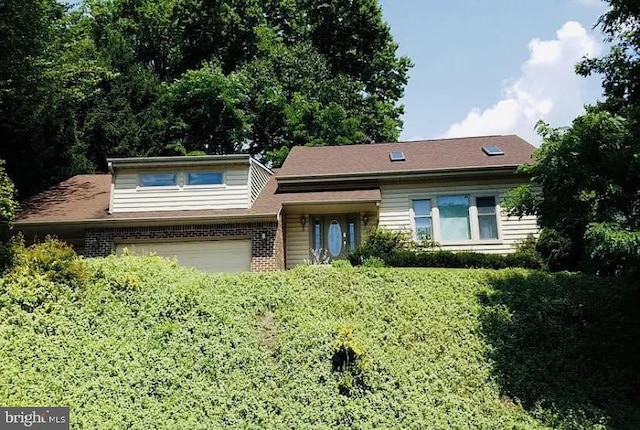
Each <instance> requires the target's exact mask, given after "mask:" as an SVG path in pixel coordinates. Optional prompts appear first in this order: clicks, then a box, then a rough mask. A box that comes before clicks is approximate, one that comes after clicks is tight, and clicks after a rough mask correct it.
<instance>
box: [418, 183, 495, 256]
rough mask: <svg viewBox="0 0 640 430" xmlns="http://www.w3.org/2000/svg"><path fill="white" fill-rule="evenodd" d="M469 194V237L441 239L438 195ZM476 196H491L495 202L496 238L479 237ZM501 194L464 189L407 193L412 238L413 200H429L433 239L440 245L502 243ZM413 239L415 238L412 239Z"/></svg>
mask: <svg viewBox="0 0 640 430" xmlns="http://www.w3.org/2000/svg"><path fill="white" fill-rule="evenodd" d="M460 195H464V196H469V224H470V228H471V239H469V240H456V241H442V236H441V234H440V233H441V230H440V210H439V208H438V197H446V196H460ZM478 197H493V198H495V202H496V228H497V231H498V238H497V239H480V225H479V222H478V207H477V206H476V199H477V198H478ZM500 197H501V194H500V193H498V192H486V193H483V192H464V191H449V192H443V193H438V194H411V195H409V202H408V203H409V221H410V226H411V234H412V238H414V237H415V231H416V225H415V213H414V211H413V201H414V200H431V228H432V230H433V240H434V241H435V242H438V243H439V244H441V245H446V246H465V245H475V244H482V245H492V244H496V245H497V244H503V243H504V236H503V233H502V208H501V206H500ZM414 240H415V239H414Z"/></svg>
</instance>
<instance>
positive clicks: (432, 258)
mask: <svg viewBox="0 0 640 430" xmlns="http://www.w3.org/2000/svg"><path fill="white" fill-rule="evenodd" d="M385 263H386V264H387V265H388V266H391V267H448V268H458V269H475V268H484V269H506V268H509V267H522V268H525V269H541V268H542V266H541V264H540V260H539V259H538V258H537V257H536V256H532V255H529V254H524V253H522V254H518V253H513V254H506V255H501V254H483V253H479V252H470V251H462V252H452V251H442V250H437V251H421V252H414V251H401V252H397V253H395V254H394V255H393V256H391V257H389V258H387V259H386V260H385Z"/></svg>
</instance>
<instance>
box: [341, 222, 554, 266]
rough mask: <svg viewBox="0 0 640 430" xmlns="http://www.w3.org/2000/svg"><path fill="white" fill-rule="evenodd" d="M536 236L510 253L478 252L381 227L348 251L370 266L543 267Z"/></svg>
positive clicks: (356, 261)
mask: <svg viewBox="0 0 640 430" xmlns="http://www.w3.org/2000/svg"><path fill="white" fill-rule="evenodd" d="M535 244H536V239H535V238H533V237H532V238H529V239H527V240H526V241H524V242H523V243H522V244H520V245H519V246H518V248H517V249H516V252H515V253H512V254H507V255H498V254H483V253H478V252H470V251H465V252H452V251H443V250H441V249H437V246H438V244H437V243H436V242H432V241H426V242H422V243H416V242H414V241H413V240H412V239H411V236H410V235H409V233H407V232H397V231H391V230H387V229H384V228H379V229H376V230H374V231H372V232H371V233H370V234H369V235H368V236H367V237H366V239H365V241H364V242H363V243H362V245H360V246H359V247H358V248H357V249H356V250H355V251H354V252H352V253H351V254H350V255H349V260H350V261H351V264H353V265H362V266H367V267H384V266H390V267H445V268H446V267H449V268H463V269H472V268H485V269H504V268H508V267H522V268H526V269H542V268H543V262H542V260H541V258H540V255H539V254H538V253H537V252H536V250H535Z"/></svg>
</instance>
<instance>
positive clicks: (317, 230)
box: [310, 214, 360, 260]
mask: <svg viewBox="0 0 640 430" xmlns="http://www.w3.org/2000/svg"><path fill="white" fill-rule="evenodd" d="M310 218H311V220H312V228H311V231H310V236H311V237H310V241H311V249H312V250H313V251H314V253H316V254H318V255H323V256H326V257H328V258H329V259H331V260H334V259H339V258H347V256H348V255H349V252H351V251H353V250H354V249H356V247H357V246H358V245H359V242H360V231H359V229H358V222H357V220H358V219H359V215H358V214H349V215H344V214H340V215H311V216H310Z"/></svg>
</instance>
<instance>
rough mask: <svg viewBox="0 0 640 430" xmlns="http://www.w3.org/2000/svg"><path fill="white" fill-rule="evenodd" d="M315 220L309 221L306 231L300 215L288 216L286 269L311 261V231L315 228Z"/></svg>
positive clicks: (286, 222)
mask: <svg viewBox="0 0 640 430" xmlns="http://www.w3.org/2000/svg"><path fill="white" fill-rule="evenodd" d="M312 224H313V220H309V221H308V222H307V225H306V226H305V228H304V230H303V229H302V223H301V222H300V215H299V214H288V215H287V216H286V220H285V225H286V227H287V230H286V234H285V255H286V267H287V269H292V268H294V267H295V266H297V265H298V264H302V263H304V262H305V261H308V260H309V249H310V248H311V245H310V244H309V229H310V228H313V225H312Z"/></svg>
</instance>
